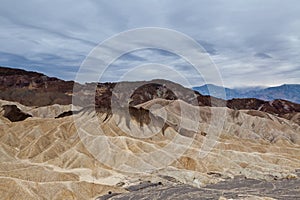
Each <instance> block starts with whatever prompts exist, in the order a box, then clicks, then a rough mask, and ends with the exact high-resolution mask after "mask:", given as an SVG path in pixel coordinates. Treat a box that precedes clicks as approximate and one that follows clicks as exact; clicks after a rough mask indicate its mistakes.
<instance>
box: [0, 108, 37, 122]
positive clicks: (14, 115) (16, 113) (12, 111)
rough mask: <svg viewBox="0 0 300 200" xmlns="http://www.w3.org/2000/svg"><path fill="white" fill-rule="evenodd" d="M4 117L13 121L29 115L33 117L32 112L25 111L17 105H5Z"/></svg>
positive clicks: (23, 118) (21, 119)
mask: <svg viewBox="0 0 300 200" xmlns="http://www.w3.org/2000/svg"><path fill="white" fill-rule="evenodd" d="M2 108H3V109H4V115H3V116H4V117H6V118H7V119H9V120H10V121H11V122H17V121H23V120H25V119H27V118H28V117H32V116H31V115H30V114H27V113H24V112H23V111H21V110H20V109H19V108H18V107H17V106H16V105H4V106H2Z"/></svg>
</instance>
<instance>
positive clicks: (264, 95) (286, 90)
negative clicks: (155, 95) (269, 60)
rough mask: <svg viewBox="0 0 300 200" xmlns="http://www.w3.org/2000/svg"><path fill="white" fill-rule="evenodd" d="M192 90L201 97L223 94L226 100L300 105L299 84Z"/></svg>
mask: <svg viewBox="0 0 300 200" xmlns="http://www.w3.org/2000/svg"><path fill="white" fill-rule="evenodd" d="M193 90H195V91H198V92H200V93H201V94H203V95H211V96H215V97H218V96H220V94H223V93H224V92H225V94H226V100H229V99H234V98H257V99H261V100H265V101H272V100H275V99H283V100H287V101H292V102H295V103H300V84H282V85H279V86H273V87H260V86H257V87H245V88H227V87H222V86H217V85H214V84H205V85H202V86H195V87H193Z"/></svg>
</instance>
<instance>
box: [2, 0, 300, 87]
mask: <svg viewBox="0 0 300 200" xmlns="http://www.w3.org/2000/svg"><path fill="white" fill-rule="evenodd" d="M0 25H1V26H0V44H1V45H0V66H9V67H15V68H22V69H26V70H33V71H39V72H42V73H45V74H46V75H49V76H55V77H59V78H62V79H65V80H74V79H75V78H76V74H77V72H78V70H79V68H80V66H82V63H83V62H84V60H85V59H86V57H87V56H88V55H89V54H90V52H91V51H92V50H93V49H94V48H95V47H96V46H97V45H98V44H101V43H102V42H103V41H105V40H107V39H109V38H111V37H112V36H114V35H116V34H119V33H120V32H124V31H127V30H131V29H136V28H143V27H160V28H166V29H171V30H175V31H178V32H180V33H182V34H185V35H187V36H189V37H191V38H192V39H193V40H195V41H196V42H198V43H199V44H200V45H201V46H202V47H203V48H204V49H205V50H206V52H207V55H208V56H209V58H210V59H211V62H212V63H214V65H215V66H216V67H217V69H218V71H219V75H220V77H221V79H222V83H223V85H224V86H226V87H244V86H275V85H281V84H299V83H300V56H299V55H300V1H298V0H286V1H281V0H263V1H261V0H243V1H237V0H206V1H204V0H194V1H193V0H189V1H183V0H123V1H122V0H109V1H103V0H97V1H96V0H94V1H92V0H85V1H79V0H52V1H46V0H39V1H38V0H36V1H35V0H26V1H21V0H19V1H17V0H1V6H0ZM113 48H115V49H118V46H114V47H113ZM137 66H138V67H137ZM88 73H91V74H92V73H95V72H94V71H90V72H87V73H86V76H88V75H89V74H88ZM130 74H131V75H130ZM104 75H105V76H104V79H103V80H105V81H118V80H120V77H123V78H124V77H125V78H126V77H127V79H128V80H149V79H153V78H165V79H170V80H174V81H177V80H179V79H178V77H179V76H184V79H185V80H188V81H189V84H190V85H192V86H198V85H202V84H204V83H214V81H213V79H212V80H211V82H205V77H199V76H196V75H195V70H194V68H193V66H191V64H190V63H188V62H187V61H186V60H184V59H183V58H181V57H180V56H179V55H175V54H173V53H172V52H166V51H164V50H157V49H140V50H136V51H132V52H130V53H128V54H126V55H123V56H121V57H120V58H119V59H118V60H116V61H115V62H114V63H112V64H111V67H110V68H109V70H107V72H106V73H105V74H104ZM176 77H177V78H176ZM181 78H182V77H181ZM179 82H180V81H179Z"/></svg>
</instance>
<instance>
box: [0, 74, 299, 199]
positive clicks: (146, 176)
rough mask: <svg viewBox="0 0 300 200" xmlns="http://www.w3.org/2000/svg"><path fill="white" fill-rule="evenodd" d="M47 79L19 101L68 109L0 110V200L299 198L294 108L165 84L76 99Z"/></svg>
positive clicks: (19, 106) (109, 88)
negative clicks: (229, 98) (38, 100)
mask: <svg viewBox="0 0 300 200" xmlns="http://www.w3.org/2000/svg"><path fill="white" fill-rule="evenodd" d="M11 70H14V69H11ZM8 71H9V70H8ZM1 73H2V76H1V80H4V79H5V78H4V77H7V76H13V77H15V78H16V80H19V79H20V78H22V77H24V74H25V75H27V77H26V78H25V79H26V80H27V79H30V80H31V79H32V80H33V82H35V76H34V75H28V74H27V72H22V73H23V74H19V75H18V76H17V75H15V73H13V72H11V73H8V72H6V74H4V75H3V72H1ZM20 73H21V72H20ZM34 74H35V73H34ZM39 76H40V74H38V75H37V77H39ZM44 79H45V80H43V81H42V82H41V83H40V84H41V85H39V86H36V87H35V88H33V89H32V88H30V87H29V85H30V84H31V82H29V85H27V86H20V88H21V89H22V92H21V94H22V93H23V92H24V91H32V92H33V93H37V94H39V95H44V93H43V91H46V94H47V92H53V94H55V93H59V94H61V96H60V97H63V98H62V99H63V100H67V101H65V102H64V101H63V102H64V103H61V104H65V105H59V104H54V103H55V102H56V101H57V99H56V98H55V97H56V95H54V96H53V97H54V98H53V99H51V102H50V103H49V102H47V103H46V104H49V105H45V106H41V105H38V104H35V102H34V101H32V100H30V97H28V98H27V96H26V98H20V99H19V98H17V99H15V100H14V101H12V99H10V98H14V97H13V96H2V98H3V99H6V100H0V159H1V162H0V173H1V174H0V179H1V182H0V196H1V199H96V198H98V199H162V198H163V199H174V197H175V195H176V197H177V198H179V199H226V198H228V199H229V198H233V199H271V198H274V199H299V198H300V196H299V193H300V187H299V177H298V176H299V171H298V169H300V125H299V104H295V103H291V102H288V101H283V100H275V101H272V102H267V101H262V100H258V99H240V100H233V101H224V100H221V99H216V98H210V97H209V96H203V95H201V94H199V93H194V92H193V91H192V90H188V89H186V88H184V87H182V86H180V85H178V84H176V83H172V82H169V81H164V80H153V81H151V82H134V83H131V82H126V83H121V84H120V83H101V84H96V83H91V84H86V85H84V86H82V85H79V84H78V87H75V89H74V92H73V89H72V90H71V91H69V89H70V88H69V89H66V90H63V89H61V90H55V89H53V90H52V89H51V88H55V87H56V86H55V84H56V83H55V82H58V85H59V84H60V83H61V84H62V86H63V87H66V86H64V83H65V82H64V81H62V80H58V79H52V78H48V77H46V78H44ZM5 80H6V79H5ZM21 82H22V81H21ZM46 83H47V84H48V86H49V85H54V86H55V87H54V86H53V87H52V86H51V87H50V88H49V87H48V86H47V87H46V86H45V85H46ZM50 83H51V84H50ZM68 84H71V83H70V82H67V83H66V85H68ZM72 84H74V83H72ZM18 87H19V86H17V85H16V84H10V85H7V86H5V87H2V88H1V90H2V91H4V92H5V91H8V90H11V91H13V90H14V89H16V88H18ZM68 87H71V86H68ZM72 87H73V86H72ZM126 88H127V90H124V89H126ZM130 88H131V89H130ZM48 89H49V91H48ZM50 89H51V90H50ZM81 89H82V90H81ZM95 91H96V94H95ZM124 91H126V92H124ZM93 93H94V94H93ZM1 94H2V93H1ZM6 94H8V93H6ZM17 96H18V95H17ZM20 97H21V96H20ZM35 97H36V96H35ZM70 97H71V99H72V97H73V103H75V104H76V103H77V105H71V104H69V103H72V100H70V99H69V98H70ZM76 97H78V98H76ZM21 99H22V100H23V101H19V100H21ZM74 99H75V100H74ZM7 100H9V101H7ZM68 101H71V102H68ZM23 102H26V104H25V105H24V104H23ZM91 102H94V103H95V106H90V103H91ZM44 103H45V102H43V104H44Z"/></svg>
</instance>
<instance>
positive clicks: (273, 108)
mask: <svg viewBox="0 0 300 200" xmlns="http://www.w3.org/2000/svg"><path fill="white" fill-rule="evenodd" d="M74 86H76V87H75V88H74ZM0 91H1V92H0V99H5V100H8V101H17V102H20V103H22V104H24V105H28V106H46V105H52V104H55V103H56V104H71V103H73V104H74V105H81V106H84V107H85V106H90V105H91V104H95V105H93V106H95V108H96V110H97V111H100V112H106V113H108V116H110V113H111V109H112V106H115V105H117V106H121V107H127V108H128V105H130V106H132V107H134V106H136V105H138V104H141V103H144V102H147V101H149V100H152V99H155V98H162V99H167V100H175V99H181V100H183V101H185V102H187V103H189V104H192V105H199V106H217V107H226V106H227V107H229V108H231V109H235V110H242V109H247V110H259V111H263V112H267V113H270V114H274V115H277V116H279V117H283V118H286V119H293V121H294V122H296V123H297V122H299V120H300V119H299V115H298V114H297V113H299V112H300V104H297V103H292V102H289V101H286V100H273V101H264V100H260V99H255V98H247V99H231V100H228V101H226V100H223V99H219V98H215V97H211V96H204V95H202V94H200V93H199V92H195V91H193V90H191V89H189V88H185V87H183V86H181V85H179V84H177V83H173V82H171V81H167V80H161V79H157V80H152V81H137V82H119V83H86V84H84V85H81V84H79V83H75V82H73V81H63V80H60V79H57V78H53V77H48V76H45V75H44V74H41V73H36V72H28V71H25V70H20V69H12V68H4V67H0ZM72 95H80V98H78V99H76V100H75V101H74V99H73V101H72ZM67 115H71V113H64V114H62V115H61V116H57V117H63V116H67Z"/></svg>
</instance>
